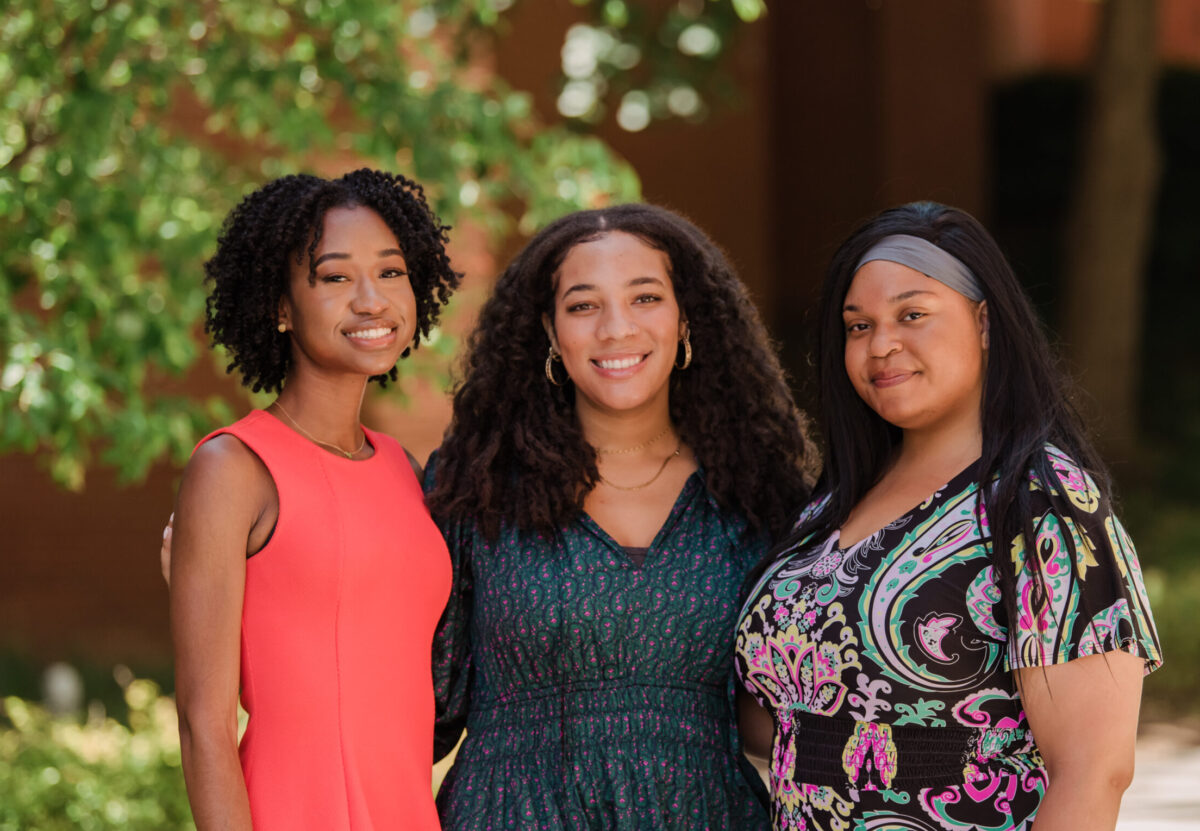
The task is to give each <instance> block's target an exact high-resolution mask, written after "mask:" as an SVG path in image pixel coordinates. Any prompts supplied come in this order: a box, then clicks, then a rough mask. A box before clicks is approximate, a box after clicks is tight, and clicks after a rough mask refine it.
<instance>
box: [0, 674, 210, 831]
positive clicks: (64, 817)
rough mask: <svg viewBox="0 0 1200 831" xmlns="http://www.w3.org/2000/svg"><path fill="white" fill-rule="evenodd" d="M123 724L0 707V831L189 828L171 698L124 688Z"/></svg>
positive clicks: (141, 684) (16, 705)
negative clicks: (125, 714)
mask: <svg viewBox="0 0 1200 831" xmlns="http://www.w3.org/2000/svg"><path fill="white" fill-rule="evenodd" d="M125 699H126V702H127V705H128V707H129V723H128V725H124V724H121V723H119V722H117V721H115V720H114V719H111V718H106V717H104V716H103V715H100V714H99V713H94V714H93V715H92V716H90V717H89V718H88V719H87V721H86V722H84V723H79V722H78V721H77V720H73V719H70V718H56V717H53V716H51V715H49V714H48V713H46V712H45V711H44V710H42V709H41V708H40V707H38V706H36V705H34V704H30V703H29V702H27V701H24V700H22V699H20V698H16V697H12V696H10V697H8V698H5V699H4V700H3V702H2V704H3V710H2V712H0V716H2V718H0V793H3V794H4V798H3V799H0V831H25V829H38V831H68V830H70V831H106V829H124V831H139V830H144V831H151V829H153V830H154V831H167V830H168V829H171V830H173V829H185V828H194V826H193V825H192V821H191V813H190V811H189V809H188V803H187V794H186V792H185V790H184V786H183V776H182V775H181V773H180V760H179V735H178V723H177V721H176V717H175V702H174V701H173V700H172V699H170V698H167V697H163V696H160V695H159V691H158V688H157V686H156V685H155V684H154V683H153V682H151V681H145V680H135V681H133V682H131V683H130V684H129V685H128V686H127V687H126V688H125Z"/></svg>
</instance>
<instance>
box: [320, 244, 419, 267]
mask: <svg viewBox="0 0 1200 831" xmlns="http://www.w3.org/2000/svg"><path fill="white" fill-rule="evenodd" d="M379 256H380V257H403V256H404V252H403V251H401V250H400V249H399V248H385V249H383V250H382V251H380V252H379ZM348 259H350V255H349V254H343V253H342V252H341V251H330V252H329V253H328V254H322V255H321V256H319V257H317V258H316V259H315V260H313V268H316V267H317V266H319V265H320V264H321V263H323V262H325V261H326V260H348Z"/></svg>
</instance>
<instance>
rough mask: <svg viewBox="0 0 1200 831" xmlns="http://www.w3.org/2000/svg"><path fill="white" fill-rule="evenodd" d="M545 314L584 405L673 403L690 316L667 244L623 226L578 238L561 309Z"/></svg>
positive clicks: (623, 407) (558, 300) (626, 408)
mask: <svg viewBox="0 0 1200 831" xmlns="http://www.w3.org/2000/svg"><path fill="white" fill-rule="evenodd" d="M543 322H544V323H545V325H546V333H547V335H549V337H550V342H551V343H552V344H553V345H554V347H555V348H556V349H557V350H558V352H559V353H560V354H561V355H562V359H563V365H564V366H565V367H566V370H567V373H568V374H569V375H570V376H571V380H572V382H574V384H575V390H576V398H575V403H576V407H577V408H579V409H581V410H582V409H585V408H591V409H593V410H596V411H601V412H607V413H625V412H630V411H635V410H650V409H654V408H655V407H661V408H663V409H664V410H665V409H666V406H667V395H668V382H669V380H670V376H671V370H672V368H673V365H674V362H675V355H676V350H677V346H678V343H679V339H680V337H682V335H683V327H684V326H685V325H686V324H685V323H684V321H683V318H682V315H681V313H680V310H679V304H678V302H677V301H676V299H675V290H674V288H673V287H672V284H671V276H670V263H669V261H668V259H667V255H666V254H664V253H663V252H662V251H659V250H657V249H655V248H651V247H650V246H649V245H647V244H646V243H644V242H642V241H641V240H640V239H638V238H637V237H635V236H632V235H630V234H626V233H623V232H616V231H615V232H612V233H607V234H605V235H603V236H601V237H598V238H596V239H594V240H591V241H589V242H583V243H579V244H577V245H576V246H574V247H573V248H572V249H571V250H570V251H568V252H567V255H566V257H565V258H563V262H562V265H561V266H559V269H558V273H557V283H556V285H555V290H554V311H553V316H552V317H551V316H547V317H546V319H545V320H544V321H543Z"/></svg>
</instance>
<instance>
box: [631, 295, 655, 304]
mask: <svg viewBox="0 0 1200 831" xmlns="http://www.w3.org/2000/svg"><path fill="white" fill-rule="evenodd" d="M659 300H662V298H661V297H659V296H658V295H657V294H639V295H638V296H637V298H636V299H635V300H634V301H633V302H634V303H657V302H658V301H659Z"/></svg>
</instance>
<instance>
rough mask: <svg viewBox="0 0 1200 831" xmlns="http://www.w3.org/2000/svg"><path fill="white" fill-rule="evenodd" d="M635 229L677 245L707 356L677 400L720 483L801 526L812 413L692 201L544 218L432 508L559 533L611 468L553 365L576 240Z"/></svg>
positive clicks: (499, 310)
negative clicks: (553, 377)
mask: <svg viewBox="0 0 1200 831" xmlns="http://www.w3.org/2000/svg"><path fill="white" fill-rule="evenodd" d="M613 232H624V233H627V234H632V235H633V236H636V237H638V238H639V239H641V240H642V241H644V242H645V243H646V244H647V245H649V246H651V247H652V248H655V249H657V250H659V251H662V252H664V253H665V254H666V255H667V258H668V260H669V261H670V276H671V282H672V284H673V287H674V290H675V296H676V299H677V300H678V302H679V306H680V309H681V310H682V311H683V314H684V316H685V317H686V318H687V321H688V325H689V327H690V329H691V343H692V347H693V359H692V363H691V365H690V366H689V367H688V368H687V369H686V370H675V371H674V372H672V374H671V382H670V384H671V387H670V411H671V420H672V421H673V422H674V423H675V425H676V426H677V428H678V430H679V434H680V436H681V437H682V439H683V440H684V441H685V442H687V444H688V446H689V447H691V448H692V451H693V452H694V453H695V455H696V458H697V460H699V462H700V464H701V465H702V466H703V468H704V475H705V480H706V484H707V486H708V490H709V493H711V494H712V495H713V496H714V497H715V498H716V499H717V501H718V502H719V503H720V504H721V505H722V506H723V507H724V508H725V509H726V510H731V511H736V512H737V513H739V514H741V516H743V517H744V518H745V519H746V520H747V525H748V530H749V531H750V532H752V533H759V534H763V533H770V534H779V533H782V532H783V531H785V530H786V529H787V528H788V527H790V523H791V522H792V521H793V520H794V518H795V514H796V512H797V510H798V509H799V508H800V507H801V506H802V505H803V504H804V503H805V501H806V500H807V498H808V496H809V493H810V491H811V488H812V480H813V472H814V471H815V470H816V468H817V467H818V465H819V461H818V454H817V450H816V448H815V446H814V445H813V443H812V442H811V441H810V440H809V437H808V430H807V422H806V419H805V417H804V415H803V414H802V413H801V412H800V411H799V410H798V409H797V408H796V405H795V402H794V401H793V399H792V393H791V390H790V389H789V387H788V384H787V381H786V378H785V376H784V373H783V370H782V369H781V367H780V365H779V361H778V359H777V358H776V355H775V351H774V349H772V347H771V343H770V341H769V339H768V337H767V333H766V330H765V328H764V327H763V325H762V322H761V321H760V319H759V316H758V312H757V311H756V309H755V307H754V304H753V303H752V302H751V301H750V297H749V295H748V293H747V292H746V288H745V286H744V285H743V284H742V282H741V280H739V279H738V277H737V274H736V273H735V272H734V270H733V267H732V266H731V265H730V264H729V261H728V260H727V259H726V258H725V256H724V255H723V254H722V253H721V251H720V250H719V249H718V248H717V246H716V245H714V244H713V242H712V241H711V240H710V239H709V238H708V237H707V236H706V235H705V234H704V232H703V231H701V230H700V229H699V228H697V227H696V226H695V225H693V224H692V223H691V222H688V221H687V220H686V219H684V218H683V217H681V216H679V215H678V214H675V213H672V212H671V211H668V210H666V209H664V208H659V207H655V206H653V205H644V204H632V205H617V206H613V207H609V208H602V209H599V210H592V211H580V212H578V213H573V214H570V215H568V216H565V217H563V218H561V219H559V220H557V221H555V222H553V223H551V224H550V225H548V226H547V227H546V228H544V229H543V230H542V231H541V232H539V233H538V234H537V235H536V236H535V237H534V238H533V239H532V240H530V242H529V244H528V245H527V246H526V247H525V249H524V250H523V251H522V252H521V253H520V254H518V255H517V257H516V259H514V260H513V262H512V264H510V265H509V266H508V268H507V269H506V270H505V272H504V273H503V274H502V275H501V276H500V279H499V280H498V281H497V283H496V287H495V290H494V292H493V293H492V297H491V299H490V300H488V302H487V303H486V304H485V305H484V307H483V309H482V311H481V312H480V315H479V324H478V326H477V327H476V329H475V332H474V333H473V334H472V335H471V338H470V342H469V351H468V354H467V357H466V364H465V378H464V380H463V382H462V384H461V385H460V386H459V388H458V390H457V392H456V393H455V396H454V412H453V420H452V422H451V424H450V428H449V430H448V432H447V435H446V438H445V441H444V442H443V443H442V447H441V449H440V450H439V451H438V460H437V464H436V470H435V484H434V487H433V490H432V492H431V493H430V495H429V505H430V509H431V510H432V511H433V513H434V515H435V516H437V517H439V518H441V519H448V520H458V521H467V522H472V523H478V525H479V527H480V528H481V530H483V532H484V534H485V535H486V536H488V537H491V538H493V539H494V538H495V537H496V535H497V534H498V533H499V529H500V527H501V526H502V525H506V524H507V525H511V526H516V527H518V528H520V529H522V530H524V531H536V532H540V533H544V534H550V535H553V534H555V533H556V532H557V531H558V530H559V529H560V528H561V527H562V526H563V525H564V524H565V523H566V522H567V521H569V520H570V519H571V518H573V517H574V516H577V515H578V514H579V512H580V511H582V510H583V500H584V498H585V497H586V495H587V494H588V492H589V491H591V489H592V488H593V487H595V486H596V484H597V481H598V479H599V471H598V469H597V467H596V451H595V450H594V449H593V448H592V447H591V445H589V444H588V443H587V442H586V441H585V440H584V437H583V432H582V429H581V428H580V426H579V421H578V419H577V418H576V417H575V390H574V386H573V385H572V384H570V383H566V384H563V385H562V386H554V385H552V384H550V383H549V382H548V381H547V379H546V377H545V375H544V370H545V363H546V355H547V350H548V349H549V346H550V343H549V341H548V339H547V337H546V332H545V329H544V328H543V327H542V316H543V314H548V315H550V316H551V317H553V314H554V310H553V304H554V286H555V281H556V275H557V272H558V269H559V266H561V265H562V262H563V260H564V259H565V258H566V256H567V253H568V252H569V251H570V250H571V249H572V248H573V247H574V246H576V245H578V244H580V243H583V242H587V241H589V240H593V239H596V238H597V237H600V236H603V235H604V234H608V233H613Z"/></svg>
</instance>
